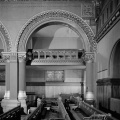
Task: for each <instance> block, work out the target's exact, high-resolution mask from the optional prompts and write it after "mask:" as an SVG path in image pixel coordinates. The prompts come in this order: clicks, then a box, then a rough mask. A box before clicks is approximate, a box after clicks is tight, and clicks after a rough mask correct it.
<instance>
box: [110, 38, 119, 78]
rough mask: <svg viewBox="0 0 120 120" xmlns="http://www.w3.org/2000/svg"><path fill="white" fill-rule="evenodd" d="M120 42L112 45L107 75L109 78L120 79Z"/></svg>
mask: <svg viewBox="0 0 120 120" xmlns="http://www.w3.org/2000/svg"><path fill="white" fill-rule="evenodd" d="M119 51H120V40H118V41H117V43H116V44H115V45H114V47H113V49H112V53H111V56H110V62H109V63H110V64H109V74H110V77H111V78H120V53H119Z"/></svg>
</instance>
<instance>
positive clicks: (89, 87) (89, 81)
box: [85, 52, 94, 102]
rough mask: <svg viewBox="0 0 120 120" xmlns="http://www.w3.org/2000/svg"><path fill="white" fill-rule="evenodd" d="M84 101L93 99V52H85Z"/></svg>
mask: <svg viewBox="0 0 120 120" xmlns="http://www.w3.org/2000/svg"><path fill="white" fill-rule="evenodd" d="M85 60H86V97H85V99H86V101H91V102H93V101H94V95H93V82H94V76H93V75H94V73H93V72H94V53H91V52H90V53H86V55H85Z"/></svg>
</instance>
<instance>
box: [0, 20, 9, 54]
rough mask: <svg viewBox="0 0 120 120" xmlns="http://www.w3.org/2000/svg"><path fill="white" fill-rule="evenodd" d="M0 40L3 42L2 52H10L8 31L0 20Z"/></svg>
mask: <svg viewBox="0 0 120 120" xmlns="http://www.w3.org/2000/svg"><path fill="white" fill-rule="evenodd" d="M0 40H1V41H2V43H3V49H4V52H10V51H11V43H10V37H9V34H8V31H7V30H6V28H5V26H4V25H3V24H2V23H1V22H0Z"/></svg>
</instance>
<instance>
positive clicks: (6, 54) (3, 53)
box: [2, 52, 10, 61]
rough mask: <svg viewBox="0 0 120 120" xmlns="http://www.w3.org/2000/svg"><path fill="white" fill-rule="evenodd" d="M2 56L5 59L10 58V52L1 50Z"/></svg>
mask: <svg viewBox="0 0 120 120" xmlns="http://www.w3.org/2000/svg"><path fill="white" fill-rule="evenodd" d="M2 58H3V59H4V60H5V61H7V60H10V52H2Z"/></svg>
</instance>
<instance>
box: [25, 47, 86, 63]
mask: <svg viewBox="0 0 120 120" xmlns="http://www.w3.org/2000/svg"><path fill="white" fill-rule="evenodd" d="M83 55H84V50H77V49H72V50H71V49H70V50H69V49H47V50H46V49H34V50H32V51H30V50H29V51H28V52H27V60H28V61H29V63H30V65H83V59H82V57H83Z"/></svg>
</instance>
